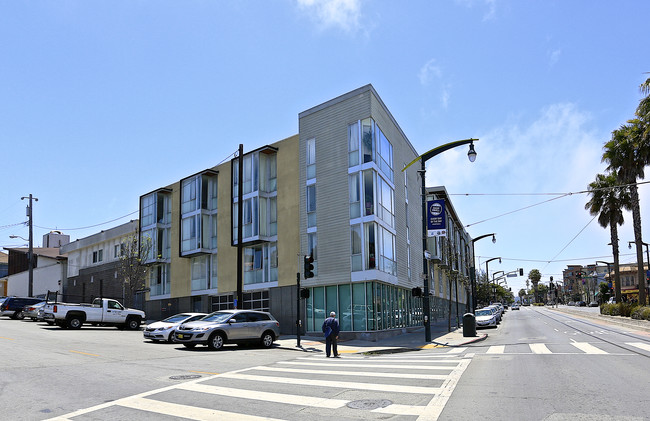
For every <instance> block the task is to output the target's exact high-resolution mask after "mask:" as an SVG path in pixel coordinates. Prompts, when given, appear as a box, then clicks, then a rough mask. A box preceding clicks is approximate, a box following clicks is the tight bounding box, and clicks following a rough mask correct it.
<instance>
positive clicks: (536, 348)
mask: <svg viewBox="0 0 650 421" xmlns="http://www.w3.org/2000/svg"><path fill="white" fill-rule="evenodd" d="M528 346H529V347H530V350H531V351H533V354H552V352H551V350H550V349H548V348H547V347H546V345H544V344H528Z"/></svg>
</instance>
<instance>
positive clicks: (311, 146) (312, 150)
mask: <svg viewBox="0 0 650 421" xmlns="http://www.w3.org/2000/svg"><path fill="white" fill-rule="evenodd" d="M306 149H307V161H306V166H307V180H310V179H312V178H316V139H309V140H308V141H307V148H306Z"/></svg>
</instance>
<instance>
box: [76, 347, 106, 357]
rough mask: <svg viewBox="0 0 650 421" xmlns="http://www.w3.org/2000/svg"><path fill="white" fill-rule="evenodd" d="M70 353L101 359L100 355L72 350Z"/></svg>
mask: <svg viewBox="0 0 650 421" xmlns="http://www.w3.org/2000/svg"><path fill="white" fill-rule="evenodd" d="M70 352H74V353H75V354H81V355H88V356H91V357H99V355H97V354H89V353H88V352H81V351H74V350H72V349H71V350H70Z"/></svg>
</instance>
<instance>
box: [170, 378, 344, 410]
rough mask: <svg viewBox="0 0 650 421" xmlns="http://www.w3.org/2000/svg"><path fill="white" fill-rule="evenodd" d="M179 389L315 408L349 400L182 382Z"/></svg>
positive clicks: (330, 406) (328, 406)
mask: <svg viewBox="0 0 650 421" xmlns="http://www.w3.org/2000/svg"><path fill="white" fill-rule="evenodd" d="M179 389H183V390H190V391H193V392H201V393H210V394H212V395H221V396H230V397H233V398H242V399H254V400H260V401H267V402H276V403H285V404H292V405H304V406H312V407H317V408H330V409H334V408H341V407H342V406H345V405H346V404H347V403H348V402H350V401H349V400H343V399H325V398H316V397H311V396H302V395H290V394H286V393H273V392H261V391H252V390H246V389H233V388H232V387H222V386H210V385H207V384H196V383H195V384H184V385H180V386H179Z"/></svg>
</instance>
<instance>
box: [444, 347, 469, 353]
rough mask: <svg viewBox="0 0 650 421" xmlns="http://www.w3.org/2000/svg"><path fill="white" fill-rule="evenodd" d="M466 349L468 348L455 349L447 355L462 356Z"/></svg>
mask: <svg viewBox="0 0 650 421" xmlns="http://www.w3.org/2000/svg"><path fill="white" fill-rule="evenodd" d="M466 349H467V347H461V348H453V349H450V350H449V352H447V354H461V353H463V352H464V351H465V350H466Z"/></svg>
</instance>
